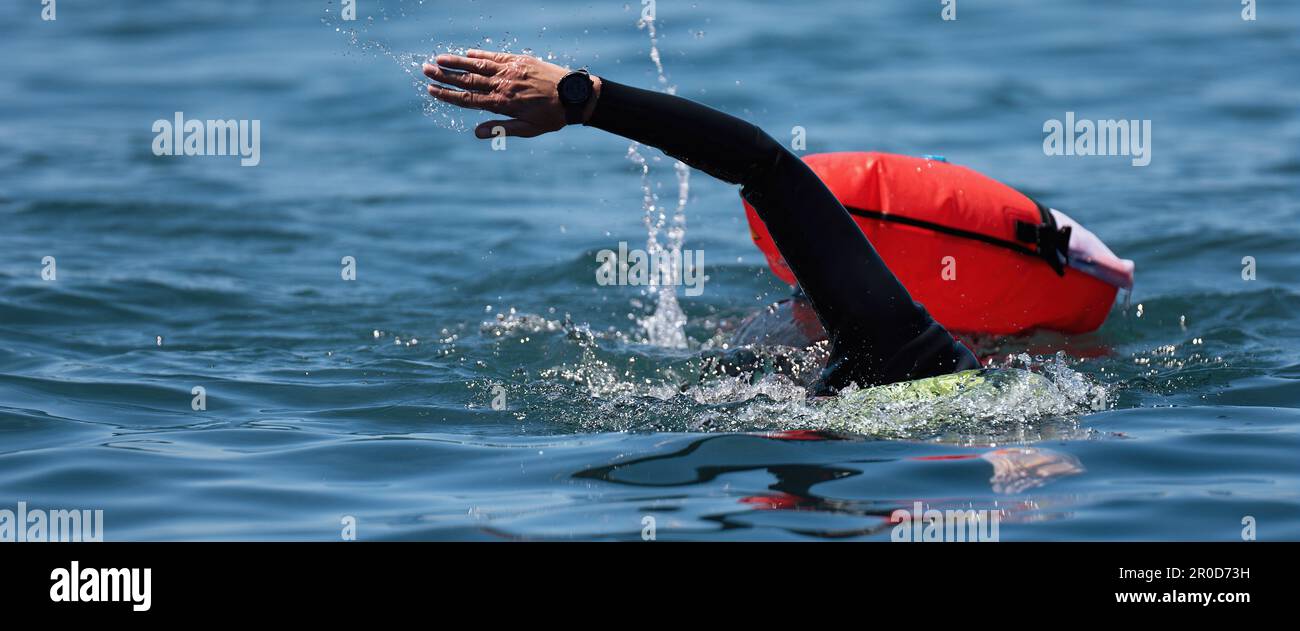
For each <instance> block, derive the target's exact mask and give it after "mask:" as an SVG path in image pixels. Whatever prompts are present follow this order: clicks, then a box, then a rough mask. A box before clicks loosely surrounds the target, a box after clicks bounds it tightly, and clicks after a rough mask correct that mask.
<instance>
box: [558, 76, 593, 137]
mask: <svg viewBox="0 0 1300 631" xmlns="http://www.w3.org/2000/svg"><path fill="white" fill-rule="evenodd" d="M555 91H556V92H558V93H559V95H560V104H561V105H563V106H564V122H565V123H566V124H569V125H576V124H578V123H581V122H582V113H583V112H584V111H586V109H587V104H588V103H590V102H591V97H592V95H593V94H595V91H596V88H595V86H594V85H593V84H592V82H591V75H590V74H589V73H588V72H587V69H586V68H582V69H580V70H575V71H573V72H570V73H569V74H567V75H564V78H563V79H560V82H559V83H557V84H556V85H555Z"/></svg>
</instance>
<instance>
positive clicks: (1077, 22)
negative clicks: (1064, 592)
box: [0, 0, 1300, 540]
mask: <svg viewBox="0 0 1300 631" xmlns="http://www.w3.org/2000/svg"><path fill="white" fill-rule="evenodd" d="M639 4H640V3H637V2H603V1H601V2H590V1H588V2H571V1H561V0H554V1H550V2H543V3H526V2H518V1H503V2H496V1H487V0H482V1H468V0H456V1H441V0H440V1H435V0H425V1H424V2H419V1H416V0H408V1H406V2H398V1H396V0H387V1H383V2H381V1H380V0H360V1H359V3H358V15H359V19H358V20H357V21H355V22H348V21H343V20H341V19H339V17H338V11H339V8H340V7H339V6H338V4H337V3H331V2H326V1H314V0H294V1H292V2H269V1H267V2H261V1H255V0H241V1H235V2H216V1H210V2H195V1H188V0H187V1H184V2H182V1H180V0H160V1H156V2H135V1H130V2H128V1H123V2H91V1H89V0H86V1H78V0H61V1H59V2H58V3H57V19H55V20H53V21H42V19H41V16H40V11H41V7H40V3H39V2H36V1H35V0H32V1H23V2H17V1H14V2H5V3H3V5H2V6H0V508H10V509H12V508H13V507H14V505H16V504H17V503H18V502H25V503H26V504H27V505H28V506H30V507H43V508H83V509H103V510H104V532H105V538H106V539H108V540H191V539H200V540H209V539H257V540H264V539H271V540H282V539H292V540H338V539H339V538H340V536H341V530H342V526H341V523H342V522H343V521H344V519H345V518H347V517H352V518H355V520H356V524H357V534H358V536H359V538H361V539H366V540H375V539H501V538H506V539H531V540H547V539H640V538H641V536H642V533H643V529H644V527H645V526H644V523H645V521H644V520H645V518H646V517H652V518H653V519H654V524H655V530H656V537H657V538H658V539H660V540H667V539H704V540H724V539H726V540H731V539H762V540H771V539H776V540H785V539H796V540H809V539H819V538H862V539H875V540H887V539H888V538H889V530H888V528H887V527H886V524H887V522H886V521H885V518H886V517H887V516H888V515H889V514H890V512H891V511H892V510H894V509H897V508H909V507H911V506H912V505H913V502H917V501H920V502H924V503H925V505H927V506H933V507H938V508H949V507H957V508H986V509H993V510H1000V511H1002V515H1003V518H1002V525H1001V538H1002V539H1003V540H1133V539H1138V540H1188V539H1195V540H1240V539H1241V534H1242V528H1243V526H1242V522H1243V519H1244V518H1246V517H1248V516H1249V517H1252V518H1253V519H1254V521H1255V523H1256V524H1257V533H1258V537H1259V538H1260V539H1265V540H1278V539H1300V466H1298V464H1297V463H1298V462H1300V459H1298V458H1297V455H1298V454H1300V321H1297V318H1296V314H1297V312H1298V311H1300V248H1297V247H1296V246H1297V243H1298V242H1300V241H1298V238H1300V222H1297V220H1296V218H1297V216H1298V214H1300V201H1298V200H1297V193H1300V186H1298V183H1300V82H1297V78H1300V61H1298V60H1300V6H1297V5H1296V4H1295V3H1283V2H1269V1H1268V0H1260V2H1259V3H1258V16H1257V19H1256V20H1254V21H1244V20H1242V18H1241V10H1242V7H1241V6H1239V3H1238V2H1236V1H1235V0H1232V1H1210V0H1196V1H1180V2H1172V1H1171V2H1145V3H1132V2H1120V1H1097V2H1087V3H1082V2H1078V3H1044V2H1032V1H1029V0H1007V1H1004V2H979V3H976V2H970V3H967V2H964V1H962V0H958V2H957V5H958V13H957V20H955V21H944V20H942V19H941V17H940V12H941V10H942V5H941V4H940V3H939V2H913V1H910V0H909V1H906V2H904V1H903V0H891V1H872V2H800V3H785V2H774V1H759V2H754V1H739V0H716V1H712V2H684V1H675V0H660V1H659V2H658V3H657V6H656V9H657V12H656V13H657V15H656V20H655V21H654V26H655V38H656V39H655V44H656V46H655V50H657V52H658V55H659V59H660V60H661V62H662V73H663V77H664V80H663V81H660V71H659V69H658V68H657V67H656V64H655V62H654V61H653V60H652V56H651V52H652V40H651V37H650V33H649V32H648V29H647V28H640V27H638V20H639V18H640V14H641V7H640V6H639ZM473 46H477V47H493V48H495V47H502V46H506V47H509V48H510V49H511V50H513V51H516V52H519V51H528V52H532V53H534V54H538V55H540V56H544V57H550V58H552V59H554V60H556V61H557V62H563V63H571V64H573V65H590V66H591V68H592V69H593V70H594V71H595V72H596V73H597V74H602V75H606V76H609V77H611V78H614V79H616V80H619V81H621V82H624V83H630V84H635V85H641V86H645V87H657V88H660V89H667V88H670V87H671V88H672V89H675V90H676V92H677V93H678V94H680V95H683V96H686V97H689V98H694V99H698V100H700V101H703V102H705V103H707V104H709V105H711V106H714V107H717V108H720V109H722V110H724V111H727V112H730V113H732V114H735V115H739V116H742V117H745V118H747V119H749V120H752V121H754V122H756V123H758V124H760V125H762V126H764V127H765V128H766V129H768V130H769V131H770V132H772V133H773V135H775V136H778V137H783V136H785V135H786V134H787V132H788V130H790V129H792V128H793V127H795V126H800V127H803V128H804V129H805V130H806V133H807V148H808V151H809V152H822V151H860V150H880V151H889V152H896V153H906V154H912V155H920V154H942V155H944V156H946V157H947V158H948V159H949V160H951V161H952V162H955V163H958V164H963V165H966V166H969V167H972V168H975V169H977V170H980V171H982V172H984V173H987V174H989V175H990V176H993V177H995V178H998V179H1001V180H1003V181H1006V182H1008V183H1011V184H1013V185H1015V186H1018V187H1020V188H1022V190H1025V191H1026V192H1029V193H1031V194H1033V195H1034V196H1036V197H1037V198H1039V199H1041V200H1042V201H1044V202H1045V203H1048V204H1050V205H1051V206H1053V207H1056V208H1060V209H1063V210H1066V211H1067V212H1069V213H1070V214H1071V215H1072V216H1074V217H1075V218H1076V219H1079V220H1080V221H1081V222H1083V223H1084V225H1086V226H1088V227H1089V228H1090V229H1091V230H1092V231H1093V232H1095V233H1097V234H1098V235H1099V236H1101V237H1102V238H1103V239H1105V240H1106V241H1107V243H1108V244H1109V245H1110V246H1111V247H1112V248H1113V249H1114V250H1115V251H1116V252H1117V253H1119V254H1120V255H1122V256H1124V257H1127V258H1131V259H1133V260H1135V261H1136V262H1137V266H1138V279H1137V286H1136V288H1135V290H1134V292H1133V295H1132V296H1131V300H1130V302H1129V304H1128V305H1127V306H1125V304H1123V302H1120V303H1118V304H1117V305H1116V306H1115V308H1114V311H1113V312H1112V314H1111V316H1110V319H1109V320H1108V322H1107V323H1106V325H1105V326H1103V327H1102V328H1101V329H1100V330H1099V331H1097V332H1095V333H1092V334H1088V335H1081V336H1074V337H1069V338H1067V337H1064V336H1061V335H1057V334H1049V333H1037V334H1033V335H1028V336H1019V337H1012V338H1004V339H982V340H979V341H978V347H979V350H980V352H981V355H982V356H983V357H984V358H985V359H986V360H987V361H989V362H993V363H1003V362H1005V361H1007V358H1008V357H1019V359H1017V360H1015V361H1017V362H1019V363H1021V364H1024V363H1026V362H1027V363H1029V364H1032V365H1034V366H1037V367H1039V368H1038V369H1040V370H1043V371H1045V372H1046V373H1048V374H1051V375H1054V376H1055V378H1056V382H1057V383H1058V384H1059V388H1060V392H1058V393H1056V395H1055V396H1056V398H1054V399H1052V400H1050V401H1048V402H1046V403H1047V404H1046V405H1045V406H1044V407H1045V408H1046V410H1047V411H1046V412H1042V413H1034V414H1029V413H1026V411H1025V410H1024V409H1023V408H1022V407H1020V406H1017V405H1010V404H1005V405H1002V406H999V404H998V402H993V403H992V404H990V405H991V407H990V408H989V409H986V410H983V411H982V413H981V414H978V415H975V416H971V417H962V418H950V417H948V416H945V415H944V414H939V413H935V414H936V416H935V417H933V418H928V419H925V422H923V423H914V422H912V421H914V420H915V419H914V418H912V417H907V418H906V419H905V418H903V417H902V416H891V415H890V414H888V413H884V412H882V416H881V418H879V419H876V421H874V422H872V423H870V424H867V425H864V426H863V427H862V428H861V431H851V432H837V433H826V434H807V433H783V432H788V431H797V430H817V429H823V428H826V427H831V426H834V421H835V420H836V419H834V418H829V417H828V413H826V412H825V411H823V410H821V409H819V408H817V407H816V406H815V405H813V404H810V403H807V402H805V401H804V400H803V398H802V395H801V393H800V392H799V391H798V389H797V388H796V387H794V386H792V385H791V384H789V383H787V382H784V381H782V380H781V379H780V378H777V377H772V376H767V377H755V378H753V379H744V378H741V379H713V380H706V382H704V383H688V384H687V385H685V386H683V387H679V385H680V384H682V383H683V382H689V381H690V379H689V377H690V376H691V374H692V372H693V371H698V369H699V357H700V354H701V353H702V352H706V351H709V350H716V349H719V348H721V347H722V345H723V344H724V343H726V340H727V332H728V330H729V327H731V326H734V323H735V322H736V321H738V320H739V319H741V318H743V317H744V316H745V315H747V314H749V313H752V312H754V311H756V310H758V309H760V308H762V307H764V306H765V305H768V304H770V303H771V302H773V301H775V300H777V299H780V298H782V297H784V296H785V295H786V294H787V293H788V289H787V288H786V287H785V286H784V285H783V284H782V283H781V282H779V281H778V280H776V279H775V278H774V277H773V276H772V274H771V273H770V272H769V271H768V270H767V268H766V265H765V263H764V261H763V259H762V256H761V255H760V254H759V252H758V251H757V250H756V249H755V247H754V246H753V244H752V243H751V241H750V238H749V234H748V228H747V225H746V223H745V220H744V217H743V213H742V210H741V207H740V203H739V200H738V199H737V196H736V192H735V190H734V188H733V187H730V186H727V185H724V184H722V183H720V182H717V181H714V180H711V179H710V178H708V177H707V176H705V175H703V174H701V173H693V174H691V175H690V177H689V181H687V182H685V184H686V187H685V188H686V190H687V191H688V192H687V196H686V203H685V206H684V209H683V212H684V217H685V222H684V225H685V233H684V240H683V242H682V247H684V248H686V249H691V250H702V251H703V252H704V253H705V266H706V271H707V273H708V280H707V283H706V284H705V289H704V292H703V294H702V295H700V296H698V297H694V296H687V295H685V294H684V292H682V291H680V290H679V291H678V292H677V293H676V294H675V296H674V298H675V301H676V303H677V304H679V305H680V308H681V310H682V312H683V313H684V315H685V324H684V327H680V326H678V325H677V324H678V323H677V322H675V321H674V319H673V318H672V316H673V315H674V313H675V312H674V311H673V309H672V308H671V303H673V299H668V298H666V297H660V296H658V295H656V293H655V292H646V291H644V290H643V288H639V287H608V286H600V285H598V284H597V283H596V282H595V280H594V272H595V269H596V262H595V260H596V259H595V253H596V252H597V251H599V250H601V249H606V248H610V249H617V247H618V243H619V242H620V241H625V242H627V243H628V244H629V246H630V247H640V248H644V247H646V241H647V233H648V231H647V223H646V220H647V212H646V208H645V204H644V202H643V198H644V189H643V186H648V187H649V188H648V190H649V191H650V192H651V193H652V194H653V195H654V196H655V201H654V202H653V204H654V210H653V212H652V213H651V214H650V219H651V220H652V221H651V223H652V224H653V223H655V222H656V221H658V220H659V218H660V217H659V215H660V213H662V214H663V218H664V223H665V225H664V226H663V228H662V229H661V230H660V231H659V232H658V233H657V235H656V240H657V241H658V242H660V243H669V242H671V241H672V239H673V236H674V235H672V234H670V231H671V229H673V228H674V226H675V224H674V220H673V215H674V214H675V213H676V212H677V207H678V204H679V194H680V192H681V190H682V184H683V182H682V181H681V180H679V173H678V172H677V171H676V170H675V169H674V166H673V161H671V160H669V159H667V158H665V157H663V156H661V155H660V154H659V153H658V152H656V151H653V150H650V149H648V148H644V147H642V148H640V149H639V150H638V154H639V155H640V156H641V157H642V158H643V159H644V160H645V161H646V166H647V167H648V170H649V173H648V175H647V176H645V177H644V179H643V176H642V172H641V168H640V166H639V165H638V164H636V163H635V161H634V160H630V159H629V158H628V150H629V143H628V142H626V141H625V140H622V139H619V138H616V137H612V136H609V135H605V134H603V133H601V132H598V131H596V130H591V129H574V130H567V131H565V132H564V133H562V134H555V135H551V136H547V137H543V138H538V139H533V140H519V139H511V140H510V141H509V142H508V144H507V148H506V150H505V151H493V150H492V147H491V146H490V144H488V143H485V142H482V141H478V140H475V139H473V138H472V135H471V134H469V133H467V132H466V131H464V127H465V126H466V125H471V126H472V125H473V124H474V123H476V122H478V121H479V120H481V119H482V117H480V116H478V115H476V114H474V113H459V112H453V111H450V110H449V109H447V108H446V107H441V106H437V105H434V104H432V103H430V102H429V101H428V100H427V99H426V98H425V97H423V96H422V95H421V92H420V88H419V85H420V84H421V82H420V81H419V76H418V71H416V70H415V69H414V68H415V67H414V66H412V65H411V64H412V63H413V62H418V61H420V60H422V59H424V58H425V57H427V56H428V55H429V54H432V53H435V52H441V51H444V50H456V49H459V48H463V47H473ZM176 112H183V113H184V115H185V116H186V117H187V118H193V119H237V120H238V119H249V120H258V121H260V131H261V136H260V140H261V145H260V149H261V152H260V164H258V165H257V166H255V167H241V166H240V164H239V159H238V158H237V157H167V156H156V155H154V153H153V151H152V150H151V145H152V143H153V142H154V139H155V135H156V134H155V133H154V132H153V131H152V126H153V124H154V121H156V120H159V119H166V120H170V119H172V118H173V116H174V114H175V113H176ZM1066 112H1075V113H1077V115H1078V116H1079V117H1080V118H1090V119H1121V118H1122V119H1146V120H1151V121H1152V129H1153V138H1152V142H1151V148H1152V160H1151V163H1150V165H1149V166H1146V167H1141V168H1139V167H1134V166H1132V165H1131V164H1130V161H1129V160H1128V159H1127V158H1124V157H1070V156H1060V157H1049V156H1045V155H1044V152H1043V131H1042V126H1043V123H1044V121H1046V120H1049V119H1063V118H1064V116H1065V115H1066ZM347 256H351V257H353V260H355V261H356V270H357V277H356V280H355V281H345V280H343V279H342V278H341V275H340V270H341V260H342V259H343V257H347ZM45 257H54V261H55V263H56V270H57V276H56V277H55V278H54V279H52V280H45V279H44V278H43V277H42V271H43V269H45V268H46V267H47V266H46V264H45V263H43V260H44V259H45ZM1245 257H1252V258H1253V260H1254V262H1255V263H1254V265H1255V267H1254V271H1255V278H1254V279H1253V280H1244V279H1243V259H1244V258H1245ZM656 310H658V315H655V314H656ZM1022 354H1024V355H1025V357H1020V356H1021V355H1022ZM196 387H201V388H203V389H204V392H205V396H206V409H203V410H195V409H193V406H192V403H193V401H194V398H195V395H194V394H193V393H194V388H196ZM494 402H497V403H499V405H495V406H494V405H493V404H494ZM497 408H502V409H497ZM798 438H801V439H802V440H798Z"/></svg>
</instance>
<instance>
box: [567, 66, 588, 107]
mask: <svg viewBox="0 0 1300 631" xmlns="http://www.w3.org/2000/svg"><path fill="white" fill-rule="evenodd" d="M559 92H560V100H561V101H564V102H565V103H569V104H577V103H585V102H586V101H587V99H588V97H590V96H591V80H590V79H588V78H587V77H586V76H585V75H580V74H576V73H575V74H571V75H569V76H567V77H565V78H563V79H561V80H560V85H559Z"/></svg>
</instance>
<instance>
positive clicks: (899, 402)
mask: <svg viewBox="0 0 1300 631" xmlns="http://www.w3.org/2000/svg"><path fill="white" fill-rule="evenodd" d="M483 330H484V332H485V333H486V334H488V335H490V336H492V337H500V338H504V339H503V342H507V343H508V342H511V341H513V340H514V339H517V338H518V337H520V336H523V335H531V336H538V335H540V336H547V335H550V336H552V337H557V336H559V335H561V332H563V333H562V335H563V339H564V345H565V346H567V347H568V349H567V350H568V351H570V352H567V353H566V352H565V349H556V347H555V346H551V347H549V348H550V349H551V351H552V352H556V351H557V350H558V353H557V356H559V355H563V356H564V357H563V360H562V361H560V363H558V364H557V365H552V366H550V367H548V368H545V369H543V370H540V371H538V373H537V377H536V378H534V379H530V380H525V381H522V382H516V383H514V384H513V385H510V386H508V387H509V388H511V389H513V392H512V393H511V396H512V398H513V400H516V401H527V402H528V404H527V408H528V414H529V416H538V415H540V416H541V417H545V418H556V419H564V422H566V423H567V424H569V425H571V426H572V427H573V429H574V430H576V431H583V432H608V431H692V432H756V431H788V430H808V429H811V430H823V431H833V432H838V433H845V434H853V435H861V436H869V437H873V438H893V439H907V440H931V439H936V438H938V439H943V440H947V441H950V442H963V443H982V444H984V443H987V444H998V443H1010V442H1017V443H1023V442H1031V441H1037V440H1045V439H1049V438H1061V437H1065V436H1070V437H1079V436H1080V435H1081V434H1086V430H1081V429H1080V428H1079V425H1078V422H1077V418H1078V416H1079V415H1080V414H1085V413H1090V412H1095V411H1101V410H1105V409H1108V408H1109V407H1111V405H1112V400H1113V394H1112V392H1111V390H1110V389H1109V388H1108V387H1107V386H1105V385H1101V384H1098V383H1096V382H1095V381H1093V380H1092V379H1091V378H1089V377H1088V376H1087V375H1084V374H1083V373H1080V372H1077V371H1076V370H1074V369H1073V368H1071V366H1070V364H1069V361H1070V360H1069V359H1068V358H1067V357H1066V356H1065V355H1064V354H1057V355H1054V356H1050V357H1046V358H1042V357H1032V356H1030V355H1028V354H1023V353H1022V354H1019V355H1015V356H1011V357H1008V358H1006V359H1005V360H1004V361H1002V362H997V363H995V364H994V366H993V367H994V368H996V370H990V371H985V372H983V373H979V374H975V373H972V374H971V375H970V376H968V377H966V381H963V380H962V379H958V378H953V380H952V382H950V383H948V384H947V385H946V386H944V387H940V388H935V387H933V386H927V385H925V384H924V382H911V383H907V384H894V385H891V386H884V387H879V388H864V389H859V388H849V389H847V390H845V391H844V392H842V393H841V394H840V395H839V396H837V397H833V398H828V399H809V398H808V394H807V388H806V384H805V383H804V382H803V381H801V380H800V379H798V378H796V377H793V376H792V374H791V373H792V372H799V370H795V371H791V370H778V369H776V367H777V366H790V365H797V366H799V367H800V370H802V371H803V372H806V373H809V374H816V373H817V372H818V369H819V368H820V366H821V365H822V364H824V362H825V360H826V357H825V355H826V353H825V349H824V348H822V347H811V348H806V349H805V348H786V347H769V348H752V349H747V350H749V351H751V352H752V353H754V354H755V355H756V356H757V357H758V358H759V360H760V361H756V362H753V363H752V364H751V366H752V367H751V368H749V369H745V370H740V371H734V370H732V371H727V370H715V369H714V368H715V367H716V366H715V365H713V364H712V363H711V362H710V358H709V357H708V356H698V355H697V356H691V357H687V358H682V357H680V356H677V355H672V354H669V355H666V356H659V357H645V356H637V357H635V358H631V359H635V360H636V361H629V359H630V358H629V356H628V353H627V346H628V345H629V344H630V343H632V342H633V340H629V339H627V337H626V336H625V335H623V334H621V333H618V332H616V331H611V332H608V333H602V332H593V331H590V330H589V329H587V328H586V327H583V326H577V325H573V324H572V323H571V322H569V321H567V320H565V321H558V320H547V319H545V318H539V317H537V316H532V315H515V314H511V315H509V316H498V318H497V320H496V321H494V322H490V323H485V324H484V329H483ZM486 384H487V382H486V381H485V382H484V384H483V387H482V388H479V389H480V390H483V393H484V396H486V392H487V389H488V388H489V386H488V385H486Z"/></svg>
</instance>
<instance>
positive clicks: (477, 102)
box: [429, 84, 500, 112]
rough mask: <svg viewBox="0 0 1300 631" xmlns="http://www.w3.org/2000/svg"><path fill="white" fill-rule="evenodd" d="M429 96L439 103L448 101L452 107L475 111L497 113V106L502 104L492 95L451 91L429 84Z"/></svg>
mask: <svg viewBox="0 0 1300 631" xmlns="http://www.w3.org/2000/svg"><path fill="white" fill-rule="evenodd" d="M429 95H430V96H432V97H433V98H435V99H438V100H439V101H446V102H448V103H451V104H452V105H458V106H460V107H465V108H469V109H474V110H487V111H489V112H495V111H497V106H498V104H499V102H500V101H499V99H497V98H496V97H495V96H492V95H490V94H481V93H478V92H463V91H461V90H450V89H447V88H444V87H441V86H437V85H433V84H429Z"/></svg>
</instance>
